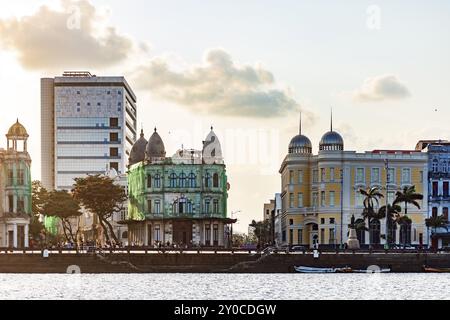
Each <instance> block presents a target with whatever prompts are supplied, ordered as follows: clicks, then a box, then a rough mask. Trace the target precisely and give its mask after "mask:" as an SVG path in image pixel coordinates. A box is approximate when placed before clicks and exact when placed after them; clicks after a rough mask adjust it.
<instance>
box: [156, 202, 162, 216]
mask: <svg viewBox="0 0 450 320" xmlns="http://www.w3.org/2000/svg"><path fill="white" fill-rule="evenodd" d="M155 213H156V214H160V213H161V201H159V200H155Z"/></svg>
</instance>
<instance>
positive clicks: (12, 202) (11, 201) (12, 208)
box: [8, 194, 14, 212]
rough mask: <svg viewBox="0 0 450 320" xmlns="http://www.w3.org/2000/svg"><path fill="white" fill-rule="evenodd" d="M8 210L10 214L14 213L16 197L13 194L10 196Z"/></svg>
mask: <svg viewBox="0 0 450 320" xmlns="http://www.w3.org/2000/svg"><path fill="white" fill-rule="evenodd" d="M8 208H9V212H14V196H13V195H12V194H10V195H9V196H8Z"/></svg>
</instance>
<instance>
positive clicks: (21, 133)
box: [7, 119, 29, 138]
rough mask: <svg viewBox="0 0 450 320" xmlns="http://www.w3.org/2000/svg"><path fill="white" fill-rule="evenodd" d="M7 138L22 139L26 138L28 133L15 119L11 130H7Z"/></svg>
mask: <svg viewBox="0 0 450 320" xmlns="http://www.w3.org/2000/svg"><path fill="white" fill-rule="evenodd" d="M7 136H8V137H23V138H28V137H29V136H28V133H27V130H26V129H25V127H24V126H23V125H22V124H21V123H20V122H19V119H17V121H16V123H14V124H13V125H12V126H11V128H9V130H8V134H7Z"/></svg>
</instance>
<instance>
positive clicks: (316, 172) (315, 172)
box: [313, 170, 319, 183]
mask: <svg viewBox="0 0 450 320" xmlns="http://www.w3.org/2000/svg"><path fill="white" fill-rule="evenodd" d="M317 182H319V170H313V183H317Z"/></svg>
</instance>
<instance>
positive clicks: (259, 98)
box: [132, 49, 299, 117]
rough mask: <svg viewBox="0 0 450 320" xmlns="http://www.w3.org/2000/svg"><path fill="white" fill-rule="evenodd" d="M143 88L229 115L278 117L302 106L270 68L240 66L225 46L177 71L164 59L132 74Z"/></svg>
mask: <svg viewBox="0 0 450 320" xmlns="http://www.w3.org/2000/svg"><path fill="white" fill-rule="evenodd" d="M132 78H133V80H134V81H133V82H134V83H136V85H137V86H138V87H140V88H141V89H145V90H148V91H150V92H151V93H152V94H155V95H156V96H158V97H160V98H162V99H165V100H168V101H171V102H175V103H177V104H179V105H182V106H184V107H187V108H189V109H191V110H192V111H195V112H202V113H215V114H220V115H227V116H236V115H239V116H247V117H251V116H253V117H277V116H283V115H286V114H288V113H289V112H291V111H296V110H298V109H299V104H298V103H297V101H296V100H295V99H294V98H292V97H291V96H290V94H289V92H288V91H287V90H282V89H279V88H277V87H276V83H275V78H274V76H273V74H272V73H271V72H270V71H267V70H265V69H263V68H262V67H261V66H259V65H256V66H250V65H238V64H237V63H235V62H234V61H233V59H232V57H231V56H230V54H228V53H227V52H226V51H224V50H223V49H212V50H208V51H207V52H206V54H205V57H204V61H203V63H202V64H201V65H197V66H190V67H186V68H184V69H183V70H181V71H174V70H173V67H171V66H170V65H169V63H168V61H167V59H164V58H155V59H152V60H151V61H150V62H149V63H148V64H146V65H143V66H141V67H140V68H138V69H137V70H136V71H135V72H134V73H133V76H132Z"/></svg>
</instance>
